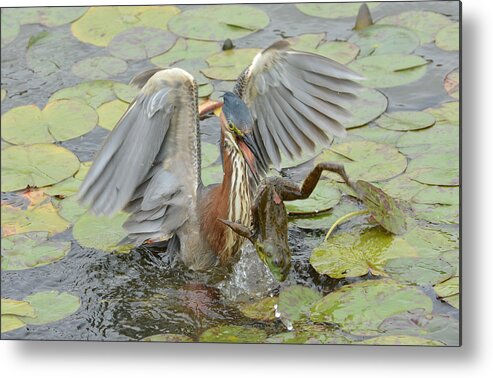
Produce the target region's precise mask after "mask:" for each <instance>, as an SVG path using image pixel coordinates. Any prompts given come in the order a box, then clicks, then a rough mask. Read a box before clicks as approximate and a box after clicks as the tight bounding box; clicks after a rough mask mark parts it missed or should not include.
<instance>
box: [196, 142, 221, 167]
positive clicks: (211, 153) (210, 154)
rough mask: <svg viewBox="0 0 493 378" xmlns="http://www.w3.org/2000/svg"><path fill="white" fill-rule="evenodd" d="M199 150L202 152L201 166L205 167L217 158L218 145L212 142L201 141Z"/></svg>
mask: <svg viewBox="0 0 493 378" xmlns="http://www.w3.org/2000/svg"><path fill="white" fill-rule="evenodd" d="M200 151H201V153H202V155H201V156H202V159H201V165H202V167H207V166H209V165H211V164H213V163H214V162H216V161H217V159H218V158H219V147H218V146H217V145H214V144H212V143H202V145H201V146H200Z"/></svg>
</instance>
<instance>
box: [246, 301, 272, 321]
mask: <svg viewBox="0 0 493 378" xmlns="http://www.w3.org/2000/svg"><path fill="white" fill-rule="evenodd" d="M278 302H279V299H278V298H277V297H267V298H264V299H261V300H260V301H256V302H253V303H246V304H244V305H241V306H240V311H241V312H242V314H243V315H245V316H246V317H247V318H250V319H256V320H263V321H269V320H274V319H275V318H276V316H275V307H274V306H275V305H277V303H278Z"/></svg>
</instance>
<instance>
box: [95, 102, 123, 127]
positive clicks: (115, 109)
mask: <svg viewBox="0 0 493 378" xmlns="http://www.w3.org/2000/svg"><path fill="white" fill-rule="evenodd" d="M127 108H128V104H127V103H126V102H123V101H121V100H113V101H109V102H106V103H104V104H103V105H101V106H100V107H99V108H98V110H97V112H98V117H99V122H98V123H99V126H101V127H103V128H105V129H106V130H113V128H114V127H115V126H116V124H117V123H118V121H119V120H120V118H121V117H122V116H123V114H124V113H125V112H126V111H127Z"/></svg>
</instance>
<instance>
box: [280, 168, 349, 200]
mask: <svg viewBox="0 0 493 378" xmlns="http://www.w3.org/2000/svg"><path fill="white" fill-rule="evenodd" d="M323 171H329V172H334V173H337V174H338V175H339V176H341V177H342V179H343V180H344V181H345V182H346V184H348V185H350V183H349V178H348V176H347V174H346V171H345V170H344V166H343V165H341V164H337V163H318V164H317V165H316V167H315V168H313V169H312V171H311V172H310V173H309V174H308V176H306V178H305V181H303V184H302V185H301V187H299V186H298V185H297V184H295V183H294V182H292V181H289V180H286V179H277V180H276V181H275V183H274V185H275V188H276V192H277V193H278V194H279V196H280V197H281V199H282V200H283V201H295V200H299V199H306V198H308V197H310V194H312V192H313V190H314V189H315V187H316V186H317V184H318V181H319V180H320V176H321V175H322V172H323Z"/></svg>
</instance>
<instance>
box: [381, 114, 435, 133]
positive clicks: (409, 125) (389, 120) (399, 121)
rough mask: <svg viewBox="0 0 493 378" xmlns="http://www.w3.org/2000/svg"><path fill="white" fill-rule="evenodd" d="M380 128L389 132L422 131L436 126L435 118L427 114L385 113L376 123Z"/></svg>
mask: <svg viewBox="0 0 493 378" xmlns="http://www.w3.org/2000/svg"><path fill="white" fill-rule="evenodd" d="M375 122H376V123H377V125H378V126H380V127H383V128H384V129H388V130H396V131H410V130H420V129H425V128H427V127H430V126H433V125H434V124H435V117H434V116H433V115H431V114H429V113H425V112H410V111H408V112H394V113H384V114H383V115H382V116H381V117H380V118H378V119H377V120H376V121H375Z"/></svg>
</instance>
